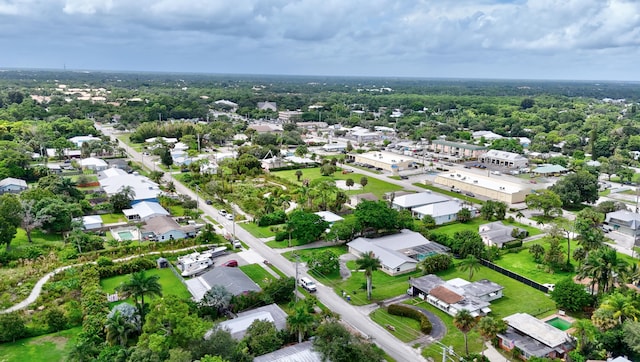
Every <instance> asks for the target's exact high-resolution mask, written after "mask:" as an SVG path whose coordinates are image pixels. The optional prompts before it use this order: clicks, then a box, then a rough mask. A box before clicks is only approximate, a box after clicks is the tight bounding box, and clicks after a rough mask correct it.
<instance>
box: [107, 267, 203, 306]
mask: <svg viewBox="0 0 640 362" xmlns="http://www.w3.org/2000/svg"><path fill="white" fill-rule="evenodd" d="M146 273H147V275H159V276H160V280H158V282H159V283H160V285H161V286H162V294H163V295H175V296H178V297H180V298H184V299H188V298H191V293H189V290H187V287H186V286H185V285H184V284H182V282H181V281H180V280H179V279H178V277H176V276H175V275H174V274H173V272H172V271H171V270H170V269H151V270H147V271H146ZM127 279H129V275H118V276H115V277H111V278H106V279H102V280H100V286H102V289H104V291H105V292H107V293H113V292H114V291H115V290H116V288H117V287H118V286H119V285H120V284H122V282H124V281H126V280H127ZM145 300H147V297H145Z"/></svg>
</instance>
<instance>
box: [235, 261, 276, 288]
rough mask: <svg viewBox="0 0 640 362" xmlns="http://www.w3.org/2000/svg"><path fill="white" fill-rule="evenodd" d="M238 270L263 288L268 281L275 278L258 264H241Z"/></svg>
mask: <svg viewBox="0 0 640 362" xmlns="http://www.w3.org/2000/svg"><path fill="white" fill-rule="evenodd" d="M240 270H242V271H243V272H244V273H245V274H247V276H248V277H249V278H251V280H253V281H254V282H256V284H258V285H259V286H260V288H264V287H265V286H266V285H267V284H269V282H270V281H272V280H274V279H275V278H274V277H273V275H271V273H269V272H268V271H266V270H265V269H264V268H263V267H262V266H260V265H258V264H249V265H243V266H241V267H240Z"/></svg>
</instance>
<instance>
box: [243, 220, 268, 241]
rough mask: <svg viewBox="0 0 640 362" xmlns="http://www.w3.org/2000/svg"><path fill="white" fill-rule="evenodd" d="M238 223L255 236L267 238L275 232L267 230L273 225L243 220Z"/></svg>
mask: <svg viewBox="0 0 640 362" xmlns="http://www.w3.org/2000/svg"><path fill="white" fill-rule="evenodd" d="M238 225H239V226H240V227H241V228H243V229H245V230H247V231H248V232H249V233H251V235H253V236H255V237H256V238H269V237H272V236H275V235H276V233H274V232H273V231H271V230H269V229H270V228H272V227H274V226H258V224H256V223H253V222H243V223H240V224H238ZM275 227H278V225H275Z"/></svg>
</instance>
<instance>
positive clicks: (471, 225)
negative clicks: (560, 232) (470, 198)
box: [434, 217, 541, 236]
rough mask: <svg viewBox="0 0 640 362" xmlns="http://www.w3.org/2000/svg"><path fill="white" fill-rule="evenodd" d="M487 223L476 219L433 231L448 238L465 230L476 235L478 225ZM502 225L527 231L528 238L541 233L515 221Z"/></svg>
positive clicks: (442, 226) (444, 226)
mask: <svg viewBox="0 0 640 362" xmlns="http://www.w3.org/2000/svg"><path fill="white" fill-rule="evenodd" d="M489 222H491V221H487V220H485V219H482V218H479V217H477V218H474V219H472V220H470V221H468V222H466V223H461V222H454V223H451V224H446V225H441V226H438V227H437V228H435V229H434V231H436V232H438V233H444V234H447V235H449V236H453V234H455V233H456V232H459V231H467V230H469V231H474V232H476V233H477V232H478V228H479V227H480V225H482V224H487V223H489ZM502 223H503V224H504V225H509V226H514V227H517V228H519V229H523V230H527V231H528V232H529V236H533V235H538V234H540V233H541V231H540V229H538V228H535V227H532V226H529V225H525V224H521V223H519V222H517V221H514V222H509V221H508V220H502Z"/></svg>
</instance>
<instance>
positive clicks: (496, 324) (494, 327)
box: [476, 316, 507, 356]
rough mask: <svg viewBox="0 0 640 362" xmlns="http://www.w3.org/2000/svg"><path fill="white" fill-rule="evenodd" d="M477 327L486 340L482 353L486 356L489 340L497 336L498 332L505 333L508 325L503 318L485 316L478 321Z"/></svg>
mask: <svg viewBox="0 0 640 362" xmlns="http://www.w3.org/2000/svg"><path fill="white" fill-rule="evenodd" d="M476 328H477V329H478V332H479V333H480V335H481V336H482V339H483V341H484V343H483V346H482V355H483V356H484V350H485V345H486V344H487V341H490V340H492V339H494V338H496V335H497V334H498V333H503V332H504V331H505V330H506V329H507V325H506V323H505V322H504V321H503V320H502V319H494V318H493V317H489V316H485V317H482V318H481V319H480V320H479V321H478V325H477V326H476Z"/></svg>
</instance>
